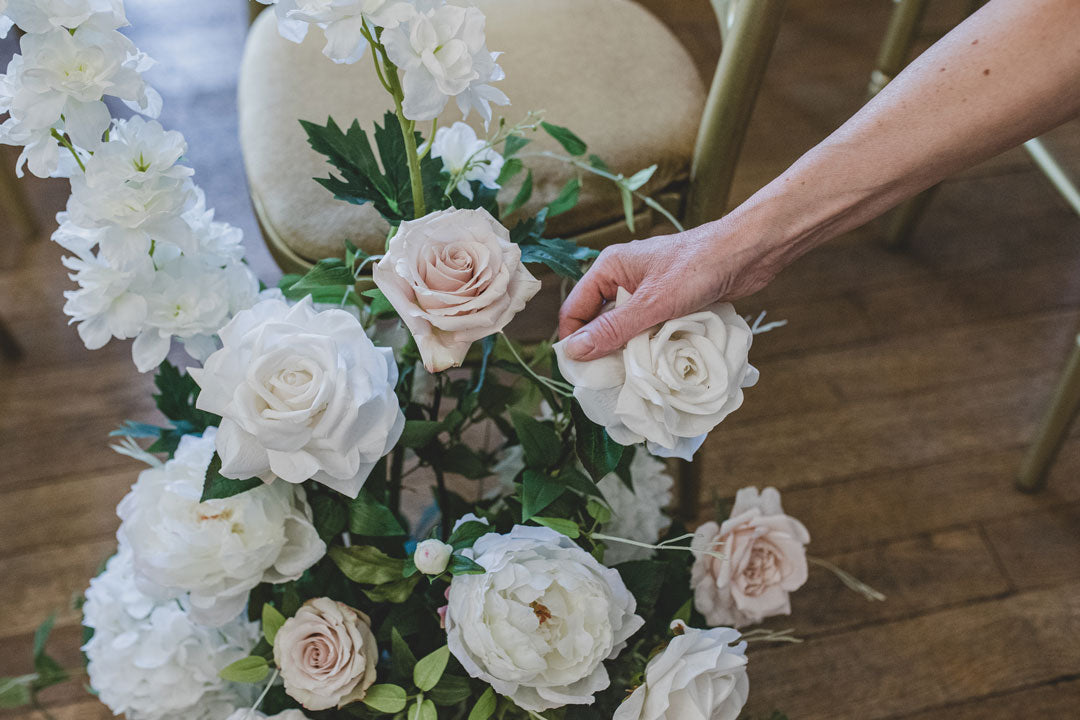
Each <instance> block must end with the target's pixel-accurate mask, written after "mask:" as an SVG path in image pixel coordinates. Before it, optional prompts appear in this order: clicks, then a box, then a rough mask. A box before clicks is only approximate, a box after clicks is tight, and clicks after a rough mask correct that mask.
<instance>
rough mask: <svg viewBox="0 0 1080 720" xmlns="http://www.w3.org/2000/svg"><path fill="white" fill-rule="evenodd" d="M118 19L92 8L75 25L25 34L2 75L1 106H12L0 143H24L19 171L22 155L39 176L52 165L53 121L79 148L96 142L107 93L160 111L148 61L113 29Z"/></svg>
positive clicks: (105, 120) (55, 158)
mask: <svg viewBox="0 0 1080 720" xmlns="http://www.w3.org/2000/svg"><path fill="white" fill-rule="evenodd" d="M122 24H123V20H122V19H120V18H117V17H116V16H115V15H114V14H113V13H108V12H105V13H96V14H94V15H91V16H90V17H89V19H87V20H86V21H85V22H83V23H81V24H80V25H79V26H78V28H76V29H75V30H74V31H68V30H67V29H66V28H63V27H61V28H56V29H53V30H49V31H48V32H43V33H31V34H27V35H24V36H23V38H22V40H21V43H20V49H21V55H20V56H17V57H16V58H13V59H12V62H11V63H10V64H9V65H8V72H7V75H6V76H5V78H4V80H3V82H0V111H3V110H6V111H7V112H8V113H10V117H9V118H8V119H7V120H6V121H4V123H3V124H0V143H3V144H6V145H23V146H26V147H25V148H24V150H23V153H22V155H21V156H20V158H19V162H18V166H17V170H18V172H19V174H20V175H21V174H22V166H23V164H24V163H29V164H30V171H31V172H32V173H34V174H35V175H39V176H42V177H47V176H49V175H51V174H52V173H53V172H55V171H56V170H57V168H58V167H59V152H58V150H57V148H56V147H55V142H53V141H52V140H47V138H48V137H49V135H50V134H51V132H52V130H54V129H55V130H57V131H60V132H66V133H67V134H68V136H69V137H70V138H71V141H72V142H73V143H74V144H75V145H76V146H78V147H80V148H84V149H86V150H91V151H93V150H97V148H98V146H99V145H100V144H101V141H102V136H103V134H104V133H105V131H106V130H107V129H108V128H109V125H110V123H111V117H110V115H109V110H108V108H107V107H106V106H105V103H104V102H102V98H103V97H105V96H111V97H116V98H118V99H120V100H122V101H124V103H125V104H127V105H128V106H129V107H131V108H132V109H134V110H137V111H139V112H141V113H144V114H146V115H151V116H156V115H157V113H158V112H159V111H160V109H161V96H160V95H158V94H157V92H156V91H155V90H153V89H152V88H150V87H149V86H147V85H146V83H145V82H144V81H143V78H142V74H141V73H142V72H144V71H145V70H147V69H148V68H149V67H151V65H152V64H153V61H152V60H150V58H149V57H147V56H146V55H144V54H143V53H140V52H139V51H138V49H137V48H136V47H135V46H134V45H133V44H132V43H131V41H130V40H128V39H127V38H126V37H124V35H122V34H121V33H119V32H118V31H117V28H118V27H120V26H121V25H122ZM46 146H47V147H46Z"/></svg>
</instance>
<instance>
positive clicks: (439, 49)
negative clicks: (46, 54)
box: [382, 5, 510, 124]
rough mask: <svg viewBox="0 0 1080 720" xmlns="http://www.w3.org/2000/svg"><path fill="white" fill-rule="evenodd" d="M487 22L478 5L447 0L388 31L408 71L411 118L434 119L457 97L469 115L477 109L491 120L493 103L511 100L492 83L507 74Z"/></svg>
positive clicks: (397, 59)
mask: <svg viewBox="0 0 1080 720" xmlns="http://www.w3.org/2000/svg"><path fill="white" fill-rule="evenodd" d="M484 24H485V18H484V14H483V13H482V12H480V10H479V9H477V8H475V7H459V6H457V5H442V6H440V7H437V8H434V9H432V10H428V11H426V12H417V13H416V14H415V15H413V16H412V17H411V18H410V19H409V22H408V23H402V24H401V25H398V26H397V27H394V28H387V29H386V31H384V32H383V34H382V41H383V44H384V45H385V46H386V54H387V56H388V57H389V58H390V60H391V61H392V62H393V63H394V64H395V65H397V66H398V67H399V68H401V70H402V71H403V73H404V76H403V78H402V90H403V91H404V93H405V101H404V112H405V117H407V118H409V119H410V120H431V119H433V118H436V117H438V116H439V114H440V113H441V112H442V111H443V108H444V107H446V103H447V101H448V100H449V99H450V98H455V99H456V101H457V104H458V108H459V109H460V110H461V114H462V115H463V116H465V117H468V115H469V111H470V110H471V109H475V110H476V111H477V112H479V113H480V115H481V117H483V118H484V123H485V124H487V123H488V122H490V121H491V103H495V104H496V105H507V104H509V103H510V100H509V98H507V97H506V95H505V93H503V92H502V91H501V90H498V89H496V88H494V87H492V86H491V85H490V84H489V83H492V82H496V81H498V80H502V79H503V78H504V77H505V76H506V73H504V72H503V70H502V68H501V67H499V65H498V64H497V63H496V62H495V61H496V59H497V58H498V56H499V54H498V53H493V52H490V51H489V50H488V49H487V42H486V40H485V38H484Z"/></svg>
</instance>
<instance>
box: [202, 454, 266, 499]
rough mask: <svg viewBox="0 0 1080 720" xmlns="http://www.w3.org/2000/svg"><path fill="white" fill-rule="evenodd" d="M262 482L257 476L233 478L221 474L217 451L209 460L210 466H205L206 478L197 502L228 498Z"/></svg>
mask: <svg viewBox="0 0 1080 720" xmlns="http://www.w3.org/2000/svg"><path fill="white" fill-rule="evenodd" d="M262 484H263V481H262V480H260V479H259V478H248V479H247V480H235V479H233V478H227V477H225V476H223V475H222V474H221V457H220V456H219V455H218V454H217V453H214V457H213V459H212V460H211V461H210V466H209V467H207V468H206V480H205V481H204V482H203V492H202V497H201V498H199V502H206V501H207V500H221V499H224V498H230V497H232V496H234V495H239V494H240V493H243V492H247V491H248V490H251V489H253V488H257V487H259V486H260V485H262Z"/></svg>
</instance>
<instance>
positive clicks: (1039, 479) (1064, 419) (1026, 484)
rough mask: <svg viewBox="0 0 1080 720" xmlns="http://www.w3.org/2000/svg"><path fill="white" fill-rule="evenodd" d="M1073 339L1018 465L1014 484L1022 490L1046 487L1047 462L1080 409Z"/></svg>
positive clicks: (1079, 362)
mask: <svg viewBox="0 0 1080 720" xmlns="http://www.w3.org/2000/svg"><path fill="white" fill-rule="evenodd" d="M1076 342H1077V344H1076V347H1074V348H1073V350H1072V354H1071V355H1070V356H1069V362H1068V364H1067V365H1066V366H1065V374H1064V375H1062V377H1061V380H1060V381H1059V382H1058V386H1057V388H1056V389H1055V390H1054V398H1053V400H1052V401H1051V403H1050V409H1049V410H1048V411H1047V413H1046V416H1045V417H1044V418H1043V421H1042V425H1041V426H1040V427H1039V432H1038V434H1036V436H1035V440H1034V442H1033V443H1032V444H1031V447H1030V448H1029V449H1028V451H1027V455H1025V456H1024V461H1023V463H1022V464H1021V465H1020V472H1019V473H1018V474H1017V477H1016V486H1017V488H1019V489H1020V490H1022V491H1024V492H1028V493H1034V492H1039V491H1040V490H1042V489H1043V488H1044V487H1046V475H1047V472H1048V471H1049V470H1050V465H1051V464H1052V463H1053V462H1054V458H1055V457H1056V456H1057V453H1058V450H1060V449H1061V444H1062V442H1063V441H1064V440H1065V435H1066V434H1067V433H1068V431H1069V425H1070V424H1071V423H1072V420H1073V418H1074V417H1076V412H1077V410H1080V337H1077V339H1076Z"/></svg>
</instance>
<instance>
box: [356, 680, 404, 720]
mask: <svg viewBox="0 0 1080 720" xmlns="http://www.w3.org/2000/svg"><path fill="white" fill-rule="evenodd" d="M407 701H408V695H407V693H406V692H405V688H403V687H401V686H400V685H391V684H390V683H380V684H379V685H372V686H371V687H369V688H368V689H367V694H365V695H364V700H363V702H364V704H365V705H367V706H368V707H369V708H371V709H372V710H377V711H379V712H381V713H386V714H387V715H394V714H396V713H399V712H401V711H402V710H404V709H405V704H406V702H407Z"/></svg>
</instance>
